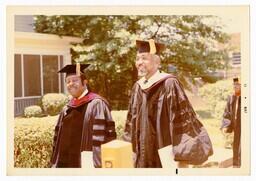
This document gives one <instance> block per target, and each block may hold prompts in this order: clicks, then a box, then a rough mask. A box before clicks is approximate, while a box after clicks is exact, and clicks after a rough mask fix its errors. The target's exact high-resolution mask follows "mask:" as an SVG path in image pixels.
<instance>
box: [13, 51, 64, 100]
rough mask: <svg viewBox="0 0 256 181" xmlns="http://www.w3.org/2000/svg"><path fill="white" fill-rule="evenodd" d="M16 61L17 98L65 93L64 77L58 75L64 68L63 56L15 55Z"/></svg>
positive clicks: (15, 81) (15, 89)
mask: <svg viewBox="0 0 256 181" xmlns="http://www.w3.org/2000/svg"><path fill="white" fill-rule="evenodd" d="M14 61H15V63H14V70H15V72H14V83H15V87H14V92H15V97H33V96H37V97H38V96H42V95H44V94H46V93H58V92H64V76H63V75H61V74H59V73H57V71H58V70H59V69H60V68H61V67H63V56H62V55H29V54H26V55H22V54H15V56H14Z"/></svg>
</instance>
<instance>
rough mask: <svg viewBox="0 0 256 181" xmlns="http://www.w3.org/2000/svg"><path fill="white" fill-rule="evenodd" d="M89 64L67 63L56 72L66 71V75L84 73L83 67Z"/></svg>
mask: <svg viewBox="0 0 256 181" xmlns="http://www.w3.org/2000/svg"><path fill="white" fill-rule="evenodd" d="M89 65H90V64H80V63H77V64H69V65H66V66H65V67H63V68H62V69H60V70H59V71H58V73H66V76H67V75H69V74H77V75H80V74H83V73H84V69H86V68H87V67H88V66H89Z"/></svg>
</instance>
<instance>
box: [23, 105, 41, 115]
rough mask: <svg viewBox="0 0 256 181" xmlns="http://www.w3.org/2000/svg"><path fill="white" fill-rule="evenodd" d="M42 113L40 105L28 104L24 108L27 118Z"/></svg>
mask: <svg viewBox="0 0 256 181" xmlns="http://www.w3.org/2000/svg"><path fill="white" fill-rule="evenodd" d="M41 115H42V109H41V107H40V106H37V105H33V106H28V107H26V108H25V109H24V116H25V117H27V118H30V117H40V116H41Z"/></svg>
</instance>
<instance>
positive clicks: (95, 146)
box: [51, 64, 116, 168]
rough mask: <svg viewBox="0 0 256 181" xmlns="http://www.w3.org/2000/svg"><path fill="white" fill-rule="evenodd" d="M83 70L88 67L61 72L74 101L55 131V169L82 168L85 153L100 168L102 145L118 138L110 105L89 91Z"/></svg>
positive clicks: (74, 66) (75, 67)
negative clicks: (82, 155)
mask: <svg viewBox="0 0 256 181" xmlns="http://www.w3.org/2000/svg"><path fill="white" fill-rule="evenodd" d="M80 66H81V70H83V69H85V68H86V67H87V66H88V64H82V65H79V64H78V65H77V66H76V65H67V66H65V67H64V68H63V69H61V70H60V71H59V72H61V73H64V72H65V73H66V79H65V82H66V85H67V90H68V92H69V93H70V94H71V95H72V97H73V98H72V99H71V100H70V102H69V103H68V105H67V106H65V107H64V109H63V111H62V112H61V113H60V116H59V119H58V122H57V125H56V127H55V134H54V143H53V153H52V157H51V164H52V165H51V166H52V167H56V168H80V167H81V152H82V151H92V152H93V162H94V166H95V167H101V150H100V146H101V144H103V143H106V142H109V141H111V140H113V139H115V138H116V132H115V123H114V122H113V120H112V117H111V113H110V107H109V104H108V102H107V101H106V100H105V99H104V98H102V97H101V96H99V95H97V94H95V93H92V92H90V91H88V89H87V86H86V83H87V81H86V78H85V75H84V73H83V72H80V68H79V67H80ZM77 67H78V68H77ZM85 164H86V163H85Z"/></svg>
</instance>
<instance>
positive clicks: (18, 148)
mask: <svg viewBox="0 0 256 181" xmlns="http://www.w3.org/2000/svg"><path fill="white" fill-rule="evenodd" d="M56 120H57V116H55V117H44V118H16V119H15V127H14V167H19V168H47V167H49V161H50V157H51V154H52V140H53V133H54V126H55V124H56Z"/></svg>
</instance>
